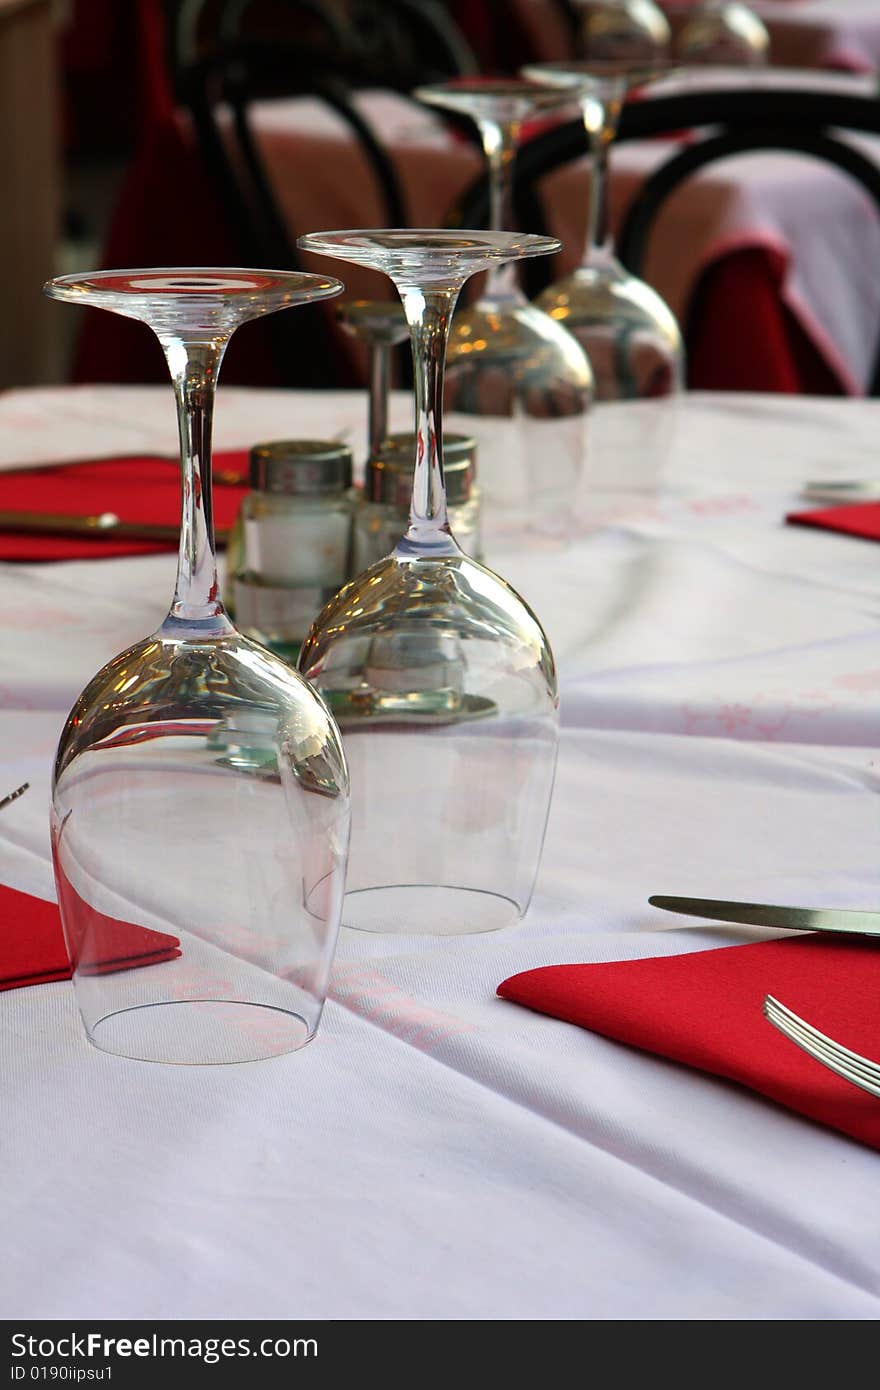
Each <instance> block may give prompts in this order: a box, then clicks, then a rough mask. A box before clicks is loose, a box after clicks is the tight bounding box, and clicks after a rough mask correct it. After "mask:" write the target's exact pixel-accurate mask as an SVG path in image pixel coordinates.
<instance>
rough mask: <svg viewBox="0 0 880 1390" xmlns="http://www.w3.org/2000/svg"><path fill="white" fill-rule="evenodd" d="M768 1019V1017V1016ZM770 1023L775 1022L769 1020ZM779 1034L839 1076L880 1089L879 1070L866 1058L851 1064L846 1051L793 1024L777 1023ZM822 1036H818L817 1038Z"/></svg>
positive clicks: (807, 1029)
mask: <svg viewBox="0 0 880 1390" xmlns="http://www.w3.org/2000/svg"><path fill="white" fill-rule="evenodd" d="M768 1017H769V1015H768ZM770 1021H771V1022H774V1021H775V1020H774V1019H773V1018H771V1019H770ZM776 1026H777V1027H778V1028H779V1029H780V1032H784V1033H785V1036H786V1037H787V1038H789V1039H790V1040H791V1041H792V1042H794V1043H797V1044H798V1046H799V1047H801V1048H803V1050H804V1051H805V1052H809V1054H810V1056H811V1057H815V1059H816V1061H820V1062H824V1063H825V1065H826V1066H829V1067H832V1068H833V1067H837V1068H838V1069H839V1070H840V1074H841V1075H846V1076H847V1077H848V1078H850V1077H851V1078H852V1079H853V1081H855V1078H856V1077H859V1078H860V1079H861V1080H862V1081H864V1082H865V1083H866V1084H867V1085H868V1086H878V1087H880V1069H878V1068H876V1067H875V1066H873V1065H872V1064H871V1063H870V1062H868V1060H867V1058H865V1059H863V1060H862V1061H861V1062H852V1061H850V1060H849V1058H848V1057H847V1056H846V1049H843V1048H840V1047H838V1046H837V1045H836V1044H830V1043H824V1042H821V1041H818V1040H817V1038H816V1037H815V1036H814V1035H813V1034H812V1033H811V1031H810V1029H809V1027H807V1028H798V1027H797V1026H796V1025H795V1024H794V1023H789V1022H786V1023H785V1024H784V1025H782V1024H779V1023H777V1025H776ZM822 1036H823V1035H822V1034H819V1038H821V1037H822Z"/></svg>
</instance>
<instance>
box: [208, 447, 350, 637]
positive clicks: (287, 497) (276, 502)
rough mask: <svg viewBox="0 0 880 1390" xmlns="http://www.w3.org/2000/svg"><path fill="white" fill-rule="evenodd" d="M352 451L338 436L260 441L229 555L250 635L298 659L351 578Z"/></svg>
mask: <svg viewBox="0 0 880 1390" xmlns="http://www.w3.org/2000/svg"><path fill="white" fill-rule="evenodd" d="M351 465H352V457H351V450H350V449H349V448H347V447H346V445H344V444H339V443H337V442H336V441H335V440H316V439H292V440H277V441H273V442H271V443H267V444H257V445H255V446H254V448H253V449H252V450H251V453H250V487H251V491H250V492H249V493H247V494H245V497H244V499H243V501H242V505H241V511H240V513H239V517H238V521H237V523H236V526H235V527H234V528H233V532H232V535H231V536H230V539H229V545H228V548H227V554H226V566H227V576H228V582H227V589H228V591H229V592H228V596H227V606H228V607H229V608H230V610H231V611H233V612H234V615H235V621H236V625H237V626H238V627H239V628H240V629H241V630H242V631H243V632H245V633H246V634H247V635H248V636H249V637H253V638H254V639H255V640H256V641H258V642H262V643H263V645H264V646H267V647H271V648H272V650H273V651H275V652H277V653H278V654H279V655H281V656H283V657H285V658H287V660H290V661H293V660H295V659H296V657H297V655H298V653H299V648H300V646H301V644H302V642H303V640H304V638H305V636H306V633H307V632H308V630H309V628H310V626H311V624H312V620H313V619H314V618H315V617H316V615H317V614H318V613H319V612H320V610H321V609H322V608H323V606H324V604H325V603H326V602H327V601H328V599H331V598H332V597H333V595H334V594H335V593H336V591H337V590H338V589H340V588H341V587H342V585H343V584H344V583H345V581H346V579H347V578H348V572H349V568H350V556H351V525H352V508H353V494H352V491H351Z"/></svg>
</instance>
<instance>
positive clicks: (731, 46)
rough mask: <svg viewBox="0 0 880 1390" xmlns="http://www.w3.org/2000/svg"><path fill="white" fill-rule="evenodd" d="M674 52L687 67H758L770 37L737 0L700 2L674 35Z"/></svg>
mask: <svg viewBox="0 0 880 1390" xmlns="http://www.w3.org/2000/svg"><path fill="white" fill-rule="evenodd" d="M674 52H675V56H676V57H677V58H678V59H679V60H680V61H681V62H682V63H686V64H688V65H697V64H707V65H718V66H723V67H761V66H763V65H764V64H765V63H767V62H768V61H769V57H770V35H769V33H768V31H767V28H766V26H765V24H764V23H763V21H762V20H761V19H760V18H759V17H758V15H756V14H755V12H754V11H753V10H750V9H749V8H748V6H746V5H742V4H740V3H738V0H704V3H702V4H700V5H698V6H697V7H696V9H695V10H694V12H693V14H691V15H689V17H688V19H687V22H686V23H685V24H684V25H683V26H682V28H681V30H680V32H679V33H678V35H677V36H676V40H675V45H674Z"/></svg>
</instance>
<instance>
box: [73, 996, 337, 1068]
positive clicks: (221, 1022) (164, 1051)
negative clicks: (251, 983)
mask: <svg viewBox="0 0 880 1390" xmlns="http://www.w3.org/2000/svg"><path fill="white" fill-rule="evenodd" d="M315 1031H316V1028H315V1027H312V1028H310V1027H309V1025H308V1024H307V1023H306V1021H305V1019H303V1018H301V1017H300V1015H299V1014H296V1013H292V1012H289V1011H288V1010H286V1009H281V1008H279V1007H278V1005H276V1004H263V1003H259V1002H257V1001H256V1000H243V999H178V1000H162V1001H161V1002H159V1003H156V1004H142V1005H139V1006H135V1007H134V1008H131V1009H120V1010H118V1011H117V1012H116V1013H112V1014H107V1015H106V1016H105V1017H104V1018H101V1019H99V1020H98V1022H97V1023H95V1024H94V1025H93V1027H92V1028H91V1029H89V1030H88V1038H89V1042H91V1043H92V1044H93V1046H94V1047H97V1048H98V1049H99V1050H100V1051H101V1052H112V1053H113V1054H114V1055H116V1056H117V1057H130V1058H133V1059H134V1060H136V1061H140V1062H165V1063H173V1064H177V1065H184V1066H206V1065H207V1066H211V1065H215V1066H216V1065H218V1064H227V1065H228V1064H230V1063H234V1062H258V1061H263V1060H264V1059H265V1058H267V1057H281V1056H283V1055H284V1054H285V1053H287V1052H296V1051H297V1050H298V1049H299V1048H301V1047H304V1046H305V1044H306V1043H307V1042H310V1041H311V1039H312V1038H313V1037H314V1035H315Z"/></svg>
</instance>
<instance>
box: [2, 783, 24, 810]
mask: <svg viewBox="0 0 880 1390" xmlns="http://www.w3.org/2000/svg"><path fill="white" fill-rule="evenodd" d="M29 786H30V782H22V784H21V786H20V787H16V789H15V791H14V792H8V793H7V794H6V796H4V797H2V798H0V811H2V810H3V807H4V806H8V805H9V803H10V802H11V801H17V800H18V798H19V797H20V796H23V795H24V793H25V792H26V791H27V789H28V787H29Z"/></svg>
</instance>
